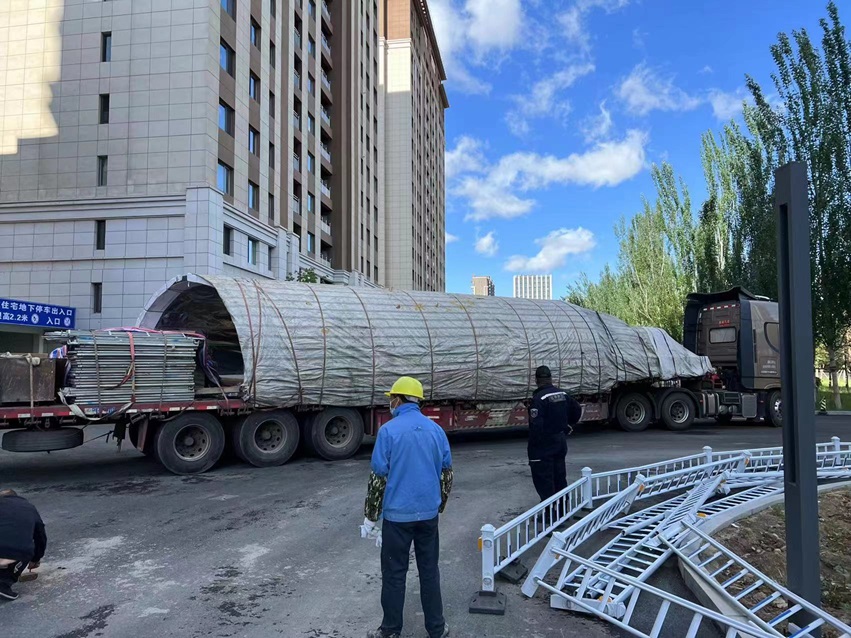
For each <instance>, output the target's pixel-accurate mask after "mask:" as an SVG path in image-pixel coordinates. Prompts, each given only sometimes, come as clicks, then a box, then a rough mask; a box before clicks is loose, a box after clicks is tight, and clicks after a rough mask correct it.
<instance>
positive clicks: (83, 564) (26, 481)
mask: <svg viewBox="0 0 851 638" xmlns="http://www.w3.org/2000/svg"><path fill="white" fill-rule="evenodd" d="M815 427H816V429H817V434H818V440H820V441H824V440H828V439H829V438H830V437H831V436H834V435H836V436H840V437H842V438H843V439H848V438H849V437H851V418H849V417H847V416H843V417H818V418H817V419H816V422H815ZM103 431H104V430H103V429H100V430H99V429H97V428H92V429H91V430H90V431H89V432H88V433H87V436H88V437H93V436H97V435H98V434H102V433H103ZM780 442H781V432H780V431H779V430H776V429H773V428H770V427H766V426H762V425H759V426H754V425H745V424H731V425H727V426H716V425H714V424H701V425H699V426H697V427H694V428H693V429H691V430H689V431H686V432H679V433H673V432H667V431H665V430H661V429H659V430H650V431H646V432H643V433H638V434H628V433H624V432H621V431H619V430H616V429H604V430H601V429H597V428H587V429H585V430H584V431H580V432H577V433H576V434H575V435H574V436H573V437H571V440H570V452H569V454H568V473H569V479H570V480H573V479H574V478H576V477H578V476H579V471H580V469H581V468H582V467H584V466H586V465H587V466H590V467H591V468H593V469H594V470H595V471H600V470H609V469H616V468H619V467H626V466H632V465H638V464H642V463H648V462H653V461H658V460H663V459H666V458H672V457H676V456H681V455H685V454H691V453H695V452H698V451H700V450H701V448H702V447H703V446H704V445H711V446H713V448H715V449H718V450H721V449H739V448H749V447H764V446H770V445H779V444H780ZM450 443H451V445H452V450H453V455H454V468H455V487H454V490H453V493H452V496H451V499H450V503H449V505H448V507H447V511H446V513H445V514H444V516H443V517H442V519H441V527H440V529H441V548H442V554H441V570H442V582H443V596H444V603H445V607H446V615H447V619H448V621H449V624H450V626H451V627H452V635H453V636H456V637H462V638H463V637H470V638H472V637H476V638H480V637H481V638H516V637H521V636H522V637H529V638H550V637H553V638H555V637H559V638H562V637H567V636H581V637H582V638H603V637H608V636H620V635H622V634H620V633H618V632H615V631H613V630H612V629H611V627H610V626H609V625H607V624H604V623H600V622H597V621H595V620H592V619H589V618H586V617H582V616H577V615H574V614H569V613H566V612H557V611H555V610H551V609H550V608H549V601H548V598H547V597H545V596H544V595H542V594H539V595H538V596H537V597H536V598H534V599H532V600H527V599H525V598H523V597H522V596H521V595H520V593H519V586H517V585H510V584H507V583H502V582H501V583H500V584H499V588H500V590H501V591H503V592H505V593H506V595H507V598H508V608H507V612H506V614H505V616H502V617H498V616H478V615H470V614H469V613H468V612H467V605H468V601H469V598H470V596H471V595H472V594H473V593H474V592H475V591H476V590H477V589H478V585H479V582H480V576H481V571H480V569H481V562H480V554H479V553H478V551H477V538H478V535H479V532H478V530H479V529H480V527H481V525H482V524H484V523H492V524H494V525H499V524H500V523H502V522H505V521H507V520H510V519H511V518H513V517H514V516H515V515H517V514H519V513H521V512H523V511H524V510H526V509H527V508H529V507H531V506H532V505H534V504H535V503H536V502H537V497H536V495H535V492H534V489H533V487H532V481H531V478H530V475H529V469H528V466H527V463H526V459H525V446H526V442H525V435H524V434H523V433H495V432H493V433H487V434H475V435H474V434H464V435H456V436H453V437H451V438H450ZM369 453H370V447H369V446H364V448H363V449H362V450H361V452H360V453H359V454H358V455H357V456H356V457H355V458H353V459H350V460H348V461H342V462H337V463H328V462H324V461H320V460H317V459H310V458H299V459H296V460H294V461H292V462H290V463H288V464H287V465H285V466H283V467H278V468H269V469H262V470H261V469H255V468H251V467H249V466H245V465H241V464H236V463H230V464H224V465H223V466H221V467H218V468H215V469H214V470H212V471H211V472H208V473H206V474H203V475H199V476H188V477H187V476H174V475H171V474H168V473H166V472H165V471H164V470H162V469H161V468H159V467H158V466H157V465H155V464H154V463H152V462H150V461H149V460H147V459H145V458H144V457H143V456H141V455H140V454H139V453H137V452H136V451H135V450H133V449H132V448H131V449H127V448H125V449H124V450H123V451H122V452H120V453H117V452H116V451H115V448H114V447H112V446H111V445H105V444H104V443H103V442H102V441H93V442H92V443H90V444H87V445H85V446H83V447H82V448H77V449H75V450H68V451H64V452H55V453H52V454H37V455H22V454H9V453H5V452H0V488H3V487H12V488H14V489H16V490H17V491H18V492H20V493H21V494H22V495H23V496H26V497H27V498H29V499H30V500H31V501H32V502H33V503H34V504H35V505H36V506H37V507H38V508H39V510H40V511H41V513H42V516H43V517H44V519H45V523H46V525H47V530H48V536H49V546H48V552H47V555H46V557H45V559H44V561H43V563H42V568H41V570H40V572H41V575H40V577H39V579H38V580H36V581H33V582H27V583H21V584H20V585H19V586H18V590H19V592H20V593H21V596H20V598H19V599H18V600H17V601H14V602H8V603H0V626H2V627H3V632H2V635H3V636H9V637H10V638H18V637H21V638H24V637H30V636H39V637H44V638H89V637H94V636H104V637H107V638H112V637H118V638H123V637H124V636H128V637H130V636H132V637H147V636H157V637H159V636H180V637H181V638H184V637H185V638H196V637H198V638H200V637H201V636H217V637H219V636H221V637H226V636H239V637H246V638H261V637H262V638H266V637H269V636H285V637H287V638H290V637H292V638H300V637H306V638H325V637H327V638H360V637H362V636H364V635H365V634H366V631H367V630H369V629H372V628H374V627H377V626H378V624H379V623H380V620H381V606H380V600H379V597H380V588H381V577H380V569H379V555H378V551H379V550H378V549H377V548H375V546H374V545H372V544H371V543H369V542H368V541H365V540H361V539H360V537H359V534H358V525H359V524H360V523H361V521H362V518H363V499H364V496H365V493H366V480H367V476H368V474H369ZM538 551H540V550H538ZM533 560H534V555H532V556H527V557H525V558H524V562H526V563H527V564H529V565H531V563H532V562H533ZM651 582H652V583H655V584H661V585H663V586H665V587H666V588H669V589H673V590H675V591H676V592H677V593H679V594H680V595H685V596H688V594H687V592H686V590H685V588H684V587H683V585H682V583H681V582H680V581H679V577H678V575H677V572H676V568H675V566H674V565H673V564H669V565H668V566H666V567H665V568H663V570H661V572H660V573H659V574H657V575H656V576H655V577H654V579H653V580H652V581H651ZM418 597H419V595H418V586H417V583H416V569H415V567H413V566H412V569H411V571H410V572H409V581H408V604H407V607H406V615H405V623H406V625H405V631H404V634H403V635H404V636H406V637H410V636H425V635H426V634H425V631H424V629H423V626H422V614H421V611H420V607H419V600H418ZM644 613H645V614H647V615H648V618H649V617H651V616H652V610H645V612H644ZM684 622H686V623H687V619H686V620H685V621H684ZM672 631H673V632H674V633H670V632H666V636H670V638H676V636H678V635H682V633H684V631H683V632H682V633H680V632H679V630H672ZM705 635H706V636H712V635H715V634H713V633H712V631H711V630H708V631H707V632H706V634H705Z"/></svg>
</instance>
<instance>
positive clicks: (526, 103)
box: [506, 62, 594, 136]
mask: <svg viewBox="0 0 851 638" xmlns="http://www.w3.org/2000/svg"><path fill="white" fill-rule="evenodd" d="M593 72H594V65H593V64H592V63H590V62H578V63H576V64H570V65H568V66H566V67H565V68H563V69H562V70H560V71H558V72H557V73H554V74H553V75H550V76H548V77H545V78H543V79H542V80H539V81H537V82H536V83H535V84H534V85H532V89H531V90H530V91H529V92H528V93H527V94H525V95H513V96H512V97H511V99H512V100H513V101H514V103H515V104H516V106H515V108H514V109H512V110H511V111H509V112H508V114H507V115H506V121H507V122H508V126H509V128H510V129H511V132H512V133H514V134H515V135H521V136H522V135H525V134H526V133H528V132H529V120H530V119H531V118H535V117H542V116H551V117H556V118H564V117H566V116H567V115H568V113H570V102H568V101H567V99H564V98H560V97H559V93H560V92H561V91H564V90H565V89H568V88H570V87H571V86H573V84H574V83H575V82H576V81H577V80H578V79H580V78H581V77H584V76H586V75H588V74H589V73H593Z"/></svg>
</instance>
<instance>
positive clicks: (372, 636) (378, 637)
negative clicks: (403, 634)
mask: <svg viewBox="0 0 851 638" xmlns="http://www.w3.org/2000/svg"><path fill="white" fill-rule="evenodd" d="M366 638H400V637H399V634H397V633H392V634H388V633H385V631H384V630H383V629H382V628H381V627H379V628H378V629H373V630H372V631H370V632H368V633H367V634H366Z"/></svg>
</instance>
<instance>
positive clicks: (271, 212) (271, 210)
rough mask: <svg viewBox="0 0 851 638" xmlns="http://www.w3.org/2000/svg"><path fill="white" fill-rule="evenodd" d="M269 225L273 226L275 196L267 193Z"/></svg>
mask: <svg viewBox="0 0 851 638" xmlns="http://www.w3.org/2000/svg"><path fill="white" fill-rule="evenodd" d="M268 214H269V224H270V225H274V224H275V196H274V195H272V193H269V210H268Z"/></svg>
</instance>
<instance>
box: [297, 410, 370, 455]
mask: <svg viewBox="0 0 851 638" xmlns="http://www.w3.org/2000/svg"><path fill="white" fill-rule="evenodd" d="M306 424H307V427H306V429H308V430H309V431H308V432H307V435H308V437H309V439H310V443H309V446H308V447H309V448H312V449H314V450H315V451H316V453H317V454H318V455H319V456H321V457H322V458H323V459H326V460H328V461H339V460H342V459H347V458H350V457H351V456H353V455H354V454H355V452H357V451H358V449H359V448H360V446H361V443H362V442H363V417H361V415H360V413H359V412H357V411H356V410H352V409H350V408H325V409H324V410H322V411H321V412H318V413H317V414H315V415H314V416H313V418H312V419H310V421H307V422H306Z"/></svg>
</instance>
